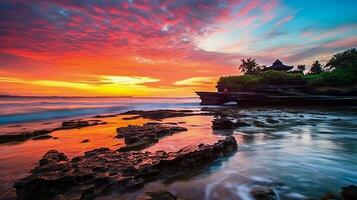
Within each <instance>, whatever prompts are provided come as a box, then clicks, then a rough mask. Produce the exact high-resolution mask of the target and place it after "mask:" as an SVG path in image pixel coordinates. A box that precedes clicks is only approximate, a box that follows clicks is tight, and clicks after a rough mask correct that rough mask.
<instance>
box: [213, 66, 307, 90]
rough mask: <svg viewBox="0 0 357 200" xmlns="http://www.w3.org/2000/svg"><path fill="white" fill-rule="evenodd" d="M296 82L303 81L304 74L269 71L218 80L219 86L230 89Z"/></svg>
mask: <svg viewBox="0 0 357 200" xmlns="http://www.w3.org/2000/svg"><path fill="white" fill-rule="evenodd" d="M294 80H303V74H299V73H287V72H283V71H273V70H269V71H265V72H262V73H257V74H244V75H240V76H226V77H221V78H220V79H219V80H218V84H219V85H225V86H226V87H228V88H242V87H252V86H256V85H260V84H269V83H272V82H276V81H294Z"/></svg>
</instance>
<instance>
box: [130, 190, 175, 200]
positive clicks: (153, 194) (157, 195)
mask: <svg viewBox="0 0 357 200" xmlns="http://www.w3.org/2000/svg"><path fill="white" fill-rule="evenodd" d="M177 199H178V198H177V197H176V196H175V195H173V194H172V193H171V192H168V191H149V192H145V193H144V194H143V195H141V196H139V197H137V198H136V200H177Z"/></svg>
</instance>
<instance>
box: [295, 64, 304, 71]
mask: <svg viewBox="0 0 357 200" xmlns="http://www.w3.org/2000/svg"><path fill="white" fill-rule="evenodd" d="M297 68H298V70H300V71H302V72H304V71H305V69H306V65H298V66H297Z"/></svg>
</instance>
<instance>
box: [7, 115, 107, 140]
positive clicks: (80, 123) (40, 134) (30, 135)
mask: <svg viewBox="0 0 357 200" xmlns="http://www.w3.org/2000/svg"><path fill="white" fill-rule="evenodd" d="M101 124H105V122H103V121H101V120H71V121H65V122H62V124H61V126H60V127H56V128H50V129H42V130H34V131H25V132H19V133H14V134H4V135H0V144H1V143H7V142H22V141H25V140H28V139H34V140H43V139H49V138H52V136H50V135H48V134H50V133H52V132H54V131H57V130H67V129H76V128H84V127H88V126H96V125H101Z"/></svg>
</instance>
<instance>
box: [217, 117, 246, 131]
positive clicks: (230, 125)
mask: <svg viewBox="0 0 357 200" xmlns="http://www.w3.org/2000/svg"><path fill="white" fill-rule="evenodd" d="M243 126H250V124H248V123H247V122H244V121H240V120H238V121H237V122H233V121H232V120H230V119H228V118H225V117H224V118H215V119H214V120H213V121H212V129H213V130H224V129H234V128H237V127H243Z"/></svg>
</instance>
